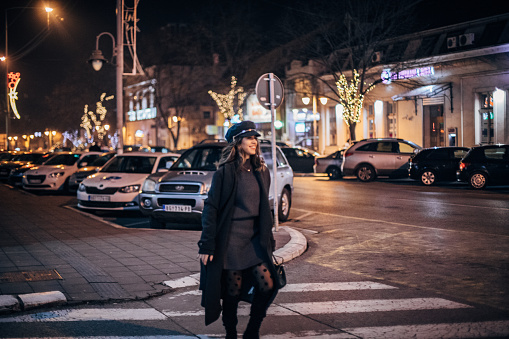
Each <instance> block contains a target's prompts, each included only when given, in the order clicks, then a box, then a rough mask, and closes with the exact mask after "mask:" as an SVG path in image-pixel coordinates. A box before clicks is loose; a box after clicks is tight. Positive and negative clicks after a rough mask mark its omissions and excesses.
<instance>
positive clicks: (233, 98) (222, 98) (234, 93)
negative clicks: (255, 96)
mask: <svg viewBox="0 0 509 339" xmlns="http://www.w3.org/2000/svg"><path fill="white" fill-rule="evenodd" d="M236 87H237V78H235V77H234V76H232V80H231V85H230V91H229V92H228V93H227V94H219V93H216V92H213V91H209V92H208V93H209V94H210V96H211V97H212V99H214V101H215V102H216V104H217V106H218V107H219V111H221V113H223V115H224V117H225V119H227V120H231V119H232V118H233V117H234V116H235V115H238V116H239V120H243V115H242V107H241V106H242V103H243V102H244V99H245V98H246V95H247V93H244V88H243V87H242V86H239V87H238V88H236ZM235 107H237V111H235Z"/></svg>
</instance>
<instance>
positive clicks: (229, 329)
mask: <svg viewBox="0 0 509 339" xmlns="http://www.w3.org/2000/svg"><path fill="white" fill-rule="evenodd" d="M238 306H239V298H238V297H232V296H225V297H224V299H223V326H224V328H225V330H226V337H225V338H226V339H237V323H238V319H237V308H238Z"/></svg>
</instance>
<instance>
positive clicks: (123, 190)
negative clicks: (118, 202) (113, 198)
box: [118, 185, 140, 193]
mask: <svg viewBox="0 0 509 339" xmlns="http://www.w3.org/2000/svg"><path fill="white" fill-rule="evenodd" d="M139 190H140V185H129V186H125V187H122V188H121V189H119V190H118V191H119V192H121V193H135V192H138V191H139Z"/></svg>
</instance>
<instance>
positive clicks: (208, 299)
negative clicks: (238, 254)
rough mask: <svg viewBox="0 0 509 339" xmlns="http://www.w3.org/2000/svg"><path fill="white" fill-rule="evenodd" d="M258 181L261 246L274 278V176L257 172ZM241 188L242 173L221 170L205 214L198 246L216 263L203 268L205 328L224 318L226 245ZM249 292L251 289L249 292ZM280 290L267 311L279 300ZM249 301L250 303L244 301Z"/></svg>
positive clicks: (228, 168)
mask: <svg viewBox="0 0 509 339" xmlns="http://www.w3.org/2000/svg"><path fill="white" fill-rule="evenodd" d="M254 173H255V177H256V179H257V181H258V184H259V185H260V215H259V218H257V220H258V222H259V229H260V246H261V248H262V249H263V250H264V254H265V253H266V257H265V258H263V260H264V262H266V263H267V264H268V265H269V270H270V271H271V273H272V276H273V277H275V276H276V275H275V273H274V272H275V271H274V266H273V264H272V252H273V250H274V247H275V242H274V236H273V234H272V225H273V220H272V213H271V210H270V205H269V199H268V191H269V186H270V173H269V170H268V169H265V170H264V171H255V172H254ZM237 185H238V172H237V170H236V166H235V164H234V163H226V164H224V165H223V166H220V167H219V169H218V170H217V171H216V173H214V177H213V178H212V185H211V187H210V189H209V193H208V198H207V199H206V200H205V206H204V208H203V214H202V227H203V230H202V234H201V239H200V241H199V242H198V246H199V248H200V249H199V253H200V254H209V255H213V256H214V259H213V260H212V261H209V262H208V263H207V265H203V263H202V264H201V274H200V290H201V291H202V301H201V305H202V306H203V307H205V324H206V325H209V324H211V323H213V322H214V321H216V320H217V319H218V318H219V316H220V314H221V304H220V300H221V296H222V291H223V286H222V285H221V283H222V279H221V276H222V272H223V267H224V260H225V254H226V244H227V241H228V236H229V234H230V229H231V223H232V222H231V220H232V215H233V210H234V207H235V198H236V192H237ZM249 286H250V284H249V282H243V290H249V289H250V288H249ZM246 288H247V289H246ZM277 290H278V288H277V286H276V287H275V288H274V293H273V296H272V298H271V300H270V302H269V303H268V305H267V308H268V307H269V306H270V304H271V303H272V300H274V298H275V297H276V294H277ZM243 300H245V301H250V300H249V299H247V298H243Z"/></svg>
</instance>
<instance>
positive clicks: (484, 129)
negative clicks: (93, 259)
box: [479, 92, 494, 144]
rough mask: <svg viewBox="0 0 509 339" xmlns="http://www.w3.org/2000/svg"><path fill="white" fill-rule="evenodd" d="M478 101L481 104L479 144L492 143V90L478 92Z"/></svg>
mask: <svg viewBox="0 0 509 339" xmlns="http://www.w3.org/2000/svg"><path fill="white" fill-rule="evenodd" d="M479 101H480V104H481V109H479V114H480V118H481V124H480V128H481V131H480V134H481V144H492V143H493V139H494V130H493V119H494V115H493V92H488V93H480V94H479Z"/></svg>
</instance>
